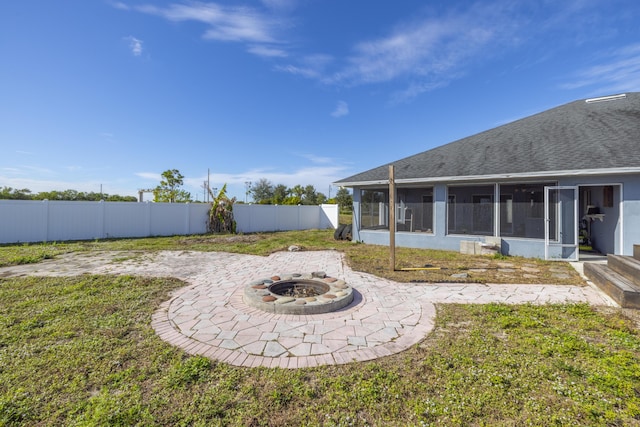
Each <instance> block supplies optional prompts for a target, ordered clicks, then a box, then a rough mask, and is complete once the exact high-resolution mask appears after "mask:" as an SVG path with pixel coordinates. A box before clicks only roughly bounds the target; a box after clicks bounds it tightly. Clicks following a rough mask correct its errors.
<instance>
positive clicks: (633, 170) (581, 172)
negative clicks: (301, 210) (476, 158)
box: [334, 167, 640, 188]
mask: <svg viewBox="0 0 640 427" xmlns="http://www.w3.org/2000/svg"><path fill="white" fill-rule="evenodd" d="M628 174H640V167H622V168H607V169H574V170H560V171H539V172H524V173H503V174H490V175H467V176H438V177H425V178H405V179H402V178H396V179H395V182H396V184H420V183H436V182H463V181H495V180H508V179H531V178H556V177H564V176H599V175H628ZM388 184H389V180H388V179H383V180H373V181H352V182H339V183H334V185H338V186H341V187H350V188H352V187H370V186H376V185H388Z"/></svg>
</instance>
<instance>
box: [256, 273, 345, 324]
mask: <svg viewBox="0 0 640 427" xmlns="http://www.w3.org/2000/svg"><path fill="white" fill-rule="evenodd" d="M244 301H245V303H247V304H248V305H250V306H252V307H255V308H258V309H260V310H263V311H266V312H268V313H276V314H301V315H306V314H321V313H329V312H332V311H336V310H339V309H341V308H344V307H346V306H348V305H349V304H350V303H351V302H352V301H353V289H352V288H351V286H349V285H347V284H346V283H345V281H344V280H339V279H337V278H335V277H328V276H327V275H326V274H325V273H324V272H322V271H318V272H313V273H309V274H300V273H293V274H282V275H280V274H276V275H273V276H271V277H270V278H268V279H260V280H256V281H254V282H251V283H249V284H248V285H246V286H245V289H244Z"/></svg>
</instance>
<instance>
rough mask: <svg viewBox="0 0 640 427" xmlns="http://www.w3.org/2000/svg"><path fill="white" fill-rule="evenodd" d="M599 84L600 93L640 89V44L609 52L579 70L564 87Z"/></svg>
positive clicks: (576, 87) (571, 87) (574, 87)
mask: <svg viewBox="0 0 640 427" xmlns="http://www.w3.org/2000/svg"><path fill="white" fill-rule="evenodd" d="M588 86H597V87H598V91H599V93H600V94H611V93H614V92H626V91H637V90H640V44H632V45H628V46H625V47H623V48H620V49H618V50H615V51H613V52H607V53H605V54H604V55H602V56H601V60H600V63H599V64H598V65H593V66H591V67H588V68H586V69H584V70H581V71H579V72H577V73H576V74H575V76H574V78H573V79H572V81H571V82H568V83H565V84H563V85H562V86H561V87H562V88H563V89H578V88H583V87H588Z"/></svg>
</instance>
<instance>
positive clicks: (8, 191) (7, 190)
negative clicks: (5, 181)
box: [0, 187, 32, 200]
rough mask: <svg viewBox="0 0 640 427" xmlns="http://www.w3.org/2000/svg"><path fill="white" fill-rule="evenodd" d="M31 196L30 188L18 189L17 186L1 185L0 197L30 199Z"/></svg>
mask: <svg viewBox="0 0 640 427" xmlns="http://www.w3.org/2000/svg"><path fill="white" fill-rule="evenodd" d="M31 198H32V196H31V190H29V189H27V188H23V189H22V190H18V189H17V188H11V187H2V188H1V189H0V199H11V200H30V199H31Z"/></svg>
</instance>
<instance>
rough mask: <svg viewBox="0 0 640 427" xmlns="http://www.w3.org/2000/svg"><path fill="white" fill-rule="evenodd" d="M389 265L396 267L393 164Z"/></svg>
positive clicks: (390, 185) (390, 195) (390, 193)
mask: <svg viewBox="0 0 640 427" xmlns="http://www.w3.org/2000/svg"><path fill="white" fill-rule="evenodd" d="M389 267H390V268H391V271H395V269H396V182H395V172H394V168H393V165H389Z"/></svg>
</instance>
